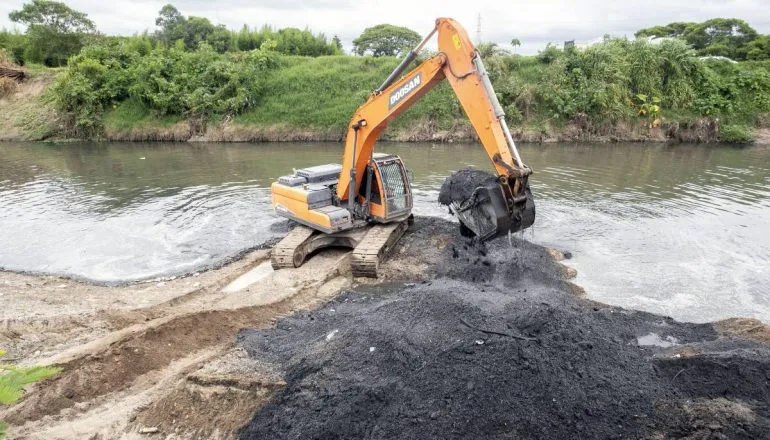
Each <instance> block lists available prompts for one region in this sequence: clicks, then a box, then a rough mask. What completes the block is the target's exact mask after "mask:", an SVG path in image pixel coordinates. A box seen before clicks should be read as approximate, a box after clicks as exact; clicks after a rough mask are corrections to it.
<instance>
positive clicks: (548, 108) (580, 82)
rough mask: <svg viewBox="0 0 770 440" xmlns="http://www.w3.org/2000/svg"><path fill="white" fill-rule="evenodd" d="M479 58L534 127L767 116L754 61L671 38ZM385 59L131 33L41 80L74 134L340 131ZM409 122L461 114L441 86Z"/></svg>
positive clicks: (513, 116)
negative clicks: (209, 125)
mask: <svg viewBox="0 0 770 440" xmlns="http://www.w3.org/2000/svg"><path fill="white" fill-rule="evenodd" d="M485 52H488V53H489V54H488V56H487V59H486V60H487V65H488V69H489V70H490V76H491V78H492V81H493V83H494V85H495V88H496V91H497V92H498V95H499V98H500V101H501V103H502V104H503V105H504V107H505V110H506V112H507V114H508V119H509V121H510V122H511V123H512V124H515V125H517V126H522V125H523V126H526V127H528V129H530V130H534V131H538V132H544V133H547V132H552V131H558V130H559V128H560V127H562V126H564V125H565V124H568V123H579V124H580V125H581V127H582V128H583V129H584V130H587V131H588V132H594V133H602V132H606V131H608V130H610V129H611V128H612V127H615V126H617V125H618V124H619V123H621V122H624V121H626V122H627V121H631V122H633V121H638V122H639V123H644V124H646V125H648V126H649V127H655V126H657V125H659V124H661V122H663V121H667V120H669V121H694V120H696V119H698V118H702V117H713V118H719V119H720V120H721V122H722V125H723V126H724V127H726V130H725V133H726V134H727V135H729V137H730V139H731V140H736V141H740V140H748V139H749V138H750V137H751V131H752V128H753V127H754V126H755V124H756V122H757V118H758V117H760V115H762V114H764V113H768V112H770V70H768V65H767V64H766V63H761V62H744V63H738V64H733V63H729V62H726V61H720V60H706V61H704V60H701V59H699V57H698V56H697V54H696V53H695V51H694V50H692V49H690V48H689V47H688V46H687V44H686V43H684V42H682V41H679V40H668V41H664V42H662V43H660V44H650V43H648V42H647V41H645V40H643V39H639V40H626V39H608V40H606V41H604V42H603V43H600V44H597V45H595V46H592V47H590V48H587V49H583V50H575V49H573V50H567V51H563V50H560V49H557V48H555V47H554V46H549V47H548V48H546V49H545V50H543V51H542V52H540V54H539V55H537V56H532V57H524V56H518V55H508V54H505V53H501V52H499V51H498V52H495V51H491V52H490V51H489V50H485ZM396 63H397V59H396V58H393V57H379V58H374V57H350V56H335V57H320V58H312V57H296V56H294V57H291V56H284V55H281V54H279V53H277V52H276V51H274V50H272V49H270V48H265V47H263V48H261V49H255V50H252V51H248V52H235V53H224V54H219V53H217V52H216V51H215V50H214V49H213V48H212V47H211V46H209V45H208V44H205V43H204V44H201V45H199V47H198V49H196V50H194V51H189V50H186V49H185V48H184V47H179V46H174V47H166V46H163V45H161V46H158V47H156V48H154V49H150V50H149V51H148V52H146V53H142V52H141V50H138V49H137V47H136V45H134V44H132V41H131V40H129V41H110V42H108V43H105V44H100V45H92V46H88V47H86V48H84V49H83V50H82V51H81V53H80V54H79V55H77V56H75V57H73V58H72V59H71V60H70V65H69V68H68V69H67V70H66V71H65V72H64V73H63V74H62V75H61V76H60V77H59V79H58V81H57V83H56V84H55V85H54V87H53V88H52V93H53V94H54V96H55V101H56V103H57V105H58V106H59V107H60V109H61V110H63V111H64V112H66V113H68V114H70V115H71V116H72V118H73V119H72V122H73V123H74V125H75V127H77V128H78V129H79V130H80V131H81V132H82V133H83V134H85V135H98V134H99V132H100V130H101V129H102V126H101V124H102V121H103V115H104V113H105V112H111V111H113V108H114V107H115V106H118V107H120V106H121V103H126V102H128V104H125V105H129V106H130V107H131V108H132V109H133V110H132V112H130V114H134V115H135V114H137V113H138V114H142V115H148V114H154V115H158V116H168V115H176V116H178V117H180V118H186V119H190V120H192V121H196V122H195V124H196V126H203V125H205V123H206V121H208V120H211V119H212V118H220V119H221V117H224V116H230V117H235V122H236V123H244V124H245V123H249V124H263V125H271V124H278V125H280V124H285V125H296V126H301V127H303V128H315V129H322V130H340V131H342V130H343V128H344V126H345V124H346V123H347V122H348V119H349V118H350V115H351V114H352V112H353V111H354V110H355V108H356V107H357V106H358V105H360V103H361V102H363V100H365V99H366V97H367V96H368V93H369V92H370V91H371V90H372V89H373V88H374V87H376V85H377V84H378V82H380V81H381V80H382V78H384V77H385V76H386V75H387V73H388V72H389V70H390V69H392V68H393V67H394V66H395V65H396ZM411 115H412V118H413V119H422V120H424V121H425V122H428V123H430V124H431V126H433V127H435V128H436V129H446V128H448V127H450V126H451V125H452V124H454V123H455V121H457V120H459V119H461V118H463V116H462V113H461V110H460V108H459V106H458V104H457V102H456V101H455V99H454V97H453V95H452V93H451V91H450V90H449V89H448V88H446V87H441V88H439V89H438V90H437V91H434V92H433V93H432V94H430V95H428V98H427V100H426V101H425V102H423V103H420V105H418V106H417V108H415V109H414V110H413V111H412V113H411Z"/></svg>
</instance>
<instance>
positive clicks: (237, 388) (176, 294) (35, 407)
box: [0, 251, 349, 439]
mask: <svg viewBox="0 0 770 440" xmlns="http://www.w3.org/2000/svg"><path fill="white" fill-rule="evenodd" d="M267 256H268V253H267V252H264V251H257V252H254V253H252V254H249V255H247V256H246V257H245V258H244V259H242V260H239V261H236V262H234V263H232V264H230V265H228V266H225V267H223V268H221V269H218V270H215V271H211V272H208V273H204V274H200V275H199V276H197V277H189V278H185V279H179V280H173V281H166V282H159V283H143V284H137V285H132V286H126V287H100V286H91V285H87V284H82V283H77V282H74V281H71V280H63V279H56V278H52V277H32V276H26V275H19V274H12V273H0V286H3V285H5V286H4V289H5V290H3V292H2V293H3V295H2V296H0V298H2V301H4V302H5V301H6V300H11V301H14V300H19V301H20V302H22V303H23V304H21V305H19V304H15V307H17V308H19V309H23V310H34V309H33V308H34V307H36V306H37V305H39V301H40V299H41V298H45V297H46V296H51V297H53V298H56V299H58V300H59V301H62V302H63V300H64V298H63V297H64V296H66V297H67V299H68V300H69V301H70V304H71V309H72V311H73V312H74V314H73V315H67V311H66V310H65V309H63V308H60V306H57V305H56V304H53V305H51V304H49V307H48V308H46V307H43V308H42V313H44V314H45V316H44V317H43V318H35V317H34V312H28V313H27V316H24V312H22V314H21V316H20V317H19V318H17V319H13V320H8V319H6V321H5V325H4V326H3V327H4V331H3V336H2V338H3V339H2V340H0V342H1V343H2V346H3V347H6V346H7V347H9V348H11V350H10V353H9V356H10V357H11V358H12V359H16V361H17V362H20V363H22V364H30V363H33V362H40V363H43V364H48V365H57V366H60V367H61V368H63V372H62V373H61V374H59V375H58V376H56V377H55V378H53V379H50V380H48V381H46V382H44V383H41V384H38V385H36V386H34V387H32V388H31V389H30V390H28V393H27V394H26V396H25V398H23V399H22V400H21V401H20V402H19V403H17V404H15V405H13V406H11V407H9V408H7V409H3V410H2V411H0V420H3V421H5V422H7V423H10V424H11V426H12V429H11V431H10V433H9V438H11V439H14V438H25V439H26V438H40V439H43V438H45V439H49V438H56V439H75V438H84V437H86V436H88V437H90V438H124V437H127V438H130V437H131V436H132V435H143V434H142V433H143V432H144V433H147V432H146V430H147V429H149V430H150V431H154V430H158V432H160V433H162V434H164V435H166V436H172V435H174V436H179V438H213V437H222V438H231V437H232V436H233V435H234V433H235V432H236V431H237V429H238V428H240V427H241V426H243V425H244V424H245V423H246V422H247V421H248V420H249V419H250V417H251V416H252V415H253V412H254V410H255V408H258V407H259V406H260V405H261V403H260V402H263V401H264V400H265V399H267V398H269V396H270V394H271V392H272V391H271V390H273V389H274V388H275V387H276V386H280V383H281V382H280V379H278V378H275V377H274V376H272V377H271V376H270V375H268V374H265V375H264V376H263V377H258V378H255V377H254V375H253V374H251V375H249V376H246V375H244V371H243V368H241V371H238V368H237V366H238V365H240V364H239V361H238V359H235V360H232V359H231V362H230V365H229V366H228V365H227V363H226V362H224V361H223V359H227V358H228V356H230V358H232V355H228V354H227V353H228V350H230V348H231V347H232V346H233V345H234V343H235V335H236V334H237V332H238V330H240V329H241V328H246V327H249V328H251V327H257V328H263V327H267V326H271V325H273V323H274V322H275V320H276V319H278V318H280V317H282V316H285V315H288V314H291V313H293V312H295V311H296V310H298V309H304V308H311V307H316V306H317V305H318V304H320V303H322V302H324V301H326V300H327V299H328V298H331V297H332V296H334V295H335V294H336V293H337V292H338V291H339V290H340V289H342V288H344V287H345V286H347V285H348V284H349V280H348V278H347V277H345V276H341V275H342V274H343V273H344V272H345V265H344V262H345V261H346V254H344V253H343V252H340V251H331V252H328V253H325V254H323V255H319V256H317V257H316V258H313V260H312V261H310V262H309V263H307V264H305V265H304V266H303V267H302V268H299V269H296V270H285V271H279V272H273V273H271V274H269V275H268V276H267V277H266V278H265V279H263V280H261V281H260V282H258V283H256V284H253V285H251V286H249V287H248V288H246V290H242V291H238V292H234V293H224V291H223V289H222V288H223V287H224V286H226V285H228V284H229V283H230V282H231V281H233V280H234V279H236V278H237V277H238V276H240V275H242V274H244V273H245V272H247V271H249V270H250V269H252V268H254V267H256V266H259V265H261V264H266V263H265V259H266V258H267ZM148 284H149V285H148ZM9 285H12V286H14V287H7V286H9ZM19 285H23V286H24V287H26V289H19V290H17V289H16V287H18V286H19ZM62 285H64V286H66V287H67V288H66V289H65V288H60V287H58V286H62ZM52 286H54V287H52ZM51 289H53V290H51ZM157 289H161V290H164V292H163V293H161V294H159V295H158V296H159V298H156V297H155V294H157V293H158V292H157ZM25 292H26V293H28V294H30V295H29V297H28V299H25V298H24V293H25ZM64 292H66V294H64ZM6 294H7V295H6ZM79 294H80V295H82V296H80V297H79V296H78V295H79ZM123 294H125V296H124V295H123ZM57 296H58V298H57ZM117 298H121V299H122V301H123V304H120V305H118V306H117V307H115V308H113V309H112V310H109V311H108V310H105V308H106V309H110V308H112V307H114V306H115V305H116V304H115V301H118V299H117ZM89 300H90V301H89ZM53 302H54V303H56V302H58V301H53ZM148 302H149V303H150V305H147V303H148ZM43 303H44V304H45V302H43ZM143 305H144V306H143ZM102 307H104V308H102ZM89 308H90V310H88V309H89ZM78 312H80V313H78ZM68 336H69V337H73V338H74V339H75V340H76V342H71V343H63V341H62V340H63V339H65V338H66V337H68ZM33 339H34V342H35V343H36V344H38V345H37V346H31V345H32V344H31V343H29V341H30V340H33ZM33 350H34V351H33ZM45 355H48V356H47V357H45ZM242 361H243V362H247V361H248V360H247V359H245V357H244V358H243V359H242ZM223 362H224V363H223ZM241 363H242V362H241ZM241 366H242V365H241ZM248 371H249V372H253V369H252V368H249V369H248ZM228 402H231V403H228ZM234 402H239V403H234ZM223 405H226V406H224V407H227V408H230V409H231V410H228V411H222V408H223ZM179 414H183V415H184V417H183V418H182V419H185V418H186V419H187V420H188V422H187V423H185V424H184V425H183V426H184V427H185V428H184V430H180V426H179V425H178V421H179V420H182V419H180V415H179ZM190 420H195V421H198V422H200V423H197V422H195V423H190V422H189V421H190ZM143 430H144V431H143ZM93 436H96V437H93Z"/></svg>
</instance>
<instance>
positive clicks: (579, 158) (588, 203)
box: [0, 143, 770, 322]
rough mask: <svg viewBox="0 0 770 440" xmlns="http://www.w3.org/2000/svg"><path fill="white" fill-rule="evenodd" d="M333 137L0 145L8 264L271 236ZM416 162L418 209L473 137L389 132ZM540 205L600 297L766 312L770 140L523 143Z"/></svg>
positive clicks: (682, 313) (91, 263)
mask: <svg viewBox="0 0 770 440" xmlns="http://www.w3.org/2000/svg"><path fill="white" fill-rule="evenodd" d="M341 148H342V146H341V145H340V144H257V145H246V144H205V145H186V144H181V145H174V144H109V145H63V146H49V145H39V144H13V143H10V144H8V143H6V144H1V143H0V267H2V268H5V269H8V270H16V271H34V272H43V273H55V274H67V275H71V276H75V277H80V278H86V279H91V280H96V281H101V282H118V281H126V280H136V279H144V278H152V277H158V276H165V275H174V274H181V273H185V272H191V271H195V270H200V269H202V268H204V267H206V266H210V265H213V264H216V263H219V262H221V261H223V260H225V259H227V258H228V257H230V256H233V255H235V254H237V253H238V252H239V251H241V250H243V249H246V248H250V247H253V246H254V245H256V244H259V243H261V242H263V241H264V240H266V239H267V238H270V237H272V236H274V235H275V234H277V233H278V232H277V231H275V230H274V229H275V228H272V229H271V227H270V225H271V223H274V222H276V221H278V219H277V218H276V217H274V215H273V214H272V212H271V209H270V204H269V185H270V183H271V182H272V181H273V180H274V179H275V178H276V177H278V176H279V175H281V174H286V173H288V172H289V171H291V169H292V167H302V166H309V165H315V164H321V163H331V162H337V161H339V159H340V155H341ZM381 148H382V149H383V150H386V151H388V152H393V153H397V154H399V155H401V156H402V157H403V158H404V160H405V162H406V163H407V165H408V166H409V167H410V168H411V169H412V170H413V171H414V176H415V181H414V183H413V186H414V192H415V205H416V208H415V213H416V214H421V215H439V216H446V210H445V209H443V208H441V207H439V206H438V205H437V203H436V198H437V194H438V187H439V186H440V185H441V182H442V181H443V179H444V177H445V176H446V175H447V174H448V173H449V171H450V170H456V169H458V168H461V167H463V166H466V165H475V166H478V167H480V168H484V169H488V168H489V165H488V159H487V158H486V156H485V155H484V153H483V152H482V149H481V148H480V147H478V146H473V145H429V144H392V143H391V144H382V147H381ZM521 150H522V157H523V158H524V159H525V161H526V162H528V163H529V164H530V166H532V168H533V169H534V170H535V173H536V174H535V175H534V176H533V177H532V178H531V183H532V188H533V192H534V194H535V198H536V202H537V209H538V213H537V215H538V218H537V221H536V223H535V226H534V227H533V228H532V229H530V230H528V231H526V232H525V237H526V238H528V239H530V240H532V241H535V242H538V243H542V244H545V245H549V246H554V247H558V248H562V249H567V250H570V251H571V252H573V254H574V258H573V259H572V260H571V262H570V264H571V265H572V266H574V267H575V268H576V269H577V270H578V272H579V276H578V279H577V283H578V284H580V285H582V286H583V287H585V288H586V289H587V291H588V292H589V295H590V296H591V297H592V298H595V299H597V300H600V301H605V302H609V303H612V304H617V305H622V306H626V307H633V308H639V309H643V310H648V311H652V312H657V313H664V314H668V315H671V316H674V317H676V318H679V319H685V320H692V321H706V320H712V319H719V318H725V317H729V316H753V317H758V318H761V319H763V320H765V321H768V322H770V292H768V290H770V149H767V148H760V147H757V148H749V149H735V148H730V147H703V146H683V145H680V146H673V147H667V146H642V145H579V146H570V145H548V146H535V145H531V146H523V147H521Z"/></svg>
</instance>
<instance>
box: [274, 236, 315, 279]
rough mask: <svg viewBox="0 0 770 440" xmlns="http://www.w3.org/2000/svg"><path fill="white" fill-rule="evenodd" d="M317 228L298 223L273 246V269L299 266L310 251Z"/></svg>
mask: <svg viewBox="0 0 770 440" xmlns="http://www.w3.org/2000/svg"><path fill="white" fill-rule="evenodd" d="M315 232H316V231H315V230H313V229H311V228H308V227H307V226H302V225H298V226H296V227H295V228H294V229H292V230H291V232H289V234H288V235H286V237H284V238H283V239H282V240H281V241H279V242H278V244H276V245H275V247H273V252H272V255H271V257H270V263H271V264H272V266H273V269H275V270H278V269H284V268H292V267H299V266H301V265H302V263H303V262H304V261H305V257H306V256H307V254H308V253H309V250H308V245H309V244H310V242H311V241H312V240H311V239H312V237H313V234H315Z"/></svg>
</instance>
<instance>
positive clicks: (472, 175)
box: [438, 168, 497, 205]
mask: <svg viewBox="0 0 770 440" xmlns="http://www.w3.org/2000/svg"><path fill="white" fill-rule="evenodd" d="M495 181H497V178H496V177H495V176H493V175H492V174H490V173H487V172H485V171H481V170H477V169H475V168H464V169H462V170H459V171H457V172H454V173H452V175H451V176H449V177H448V178H447V179H446V180H444V183H443V184H442V185H441V190H440V191H439V194H438V202H439V203H441V204H442V205H450V204H451V203H452V202H458V203H462V202H464V201H466V200H468V199H470V198H471V196H473V192H474V191H475V190H476V188H478V187H480V186H485V185H487V184H489V183H491V182H495Z"/></svg>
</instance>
